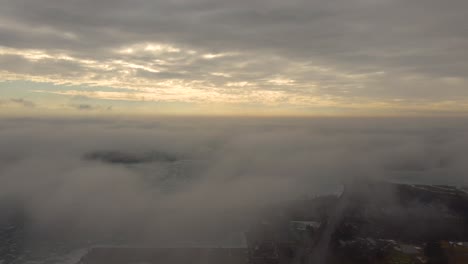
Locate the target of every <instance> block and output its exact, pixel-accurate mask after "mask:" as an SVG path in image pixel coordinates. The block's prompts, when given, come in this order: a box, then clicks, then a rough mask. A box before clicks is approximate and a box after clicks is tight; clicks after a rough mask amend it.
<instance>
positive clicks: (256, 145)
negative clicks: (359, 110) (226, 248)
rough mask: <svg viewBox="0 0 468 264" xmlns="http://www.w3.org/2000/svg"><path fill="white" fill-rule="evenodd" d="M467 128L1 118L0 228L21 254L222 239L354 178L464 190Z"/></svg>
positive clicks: (435, 123) (381, 122) (370, 122)
mask: <svg viewBox="0 0 468 264" xmlns="http://www.w3.org/2000/svg"><path fill="white" fill-rule="evenodd" d="M467 130H468V122H467V120H465V119H462V118H452V119H448V118H445V119H435V118H420V119H416V118H400V119H399V118H386V119H385V118H384V119H371V118H361V119H358V118H348V119H345V118H329V119H324V118H308V119H301V118H289V119H288V118H233V117H229V118H202V117H199V118H188V117H187V118H185V117H178V118H155V119H129V118H128V119H125V118H120V119H117V118H94V119H88V118H83V119H78V118H75V119H58V118H55V119H46V118H43V119H3V120H1V121H0V205H1V206H2V210H3V211H2V212H3V213H2V223H8V221H10V222H13V223H15V224H18V223H21V224H22V226H23V229H22V232H20V233H21V234H22V235H21V237H16V238H15V241H19V242H18V243H21V245H20V246H18V247H19V248H20V249H18V250H23V251H25V252H27V251H28V250H30V249H34V250H39V249H40V248H41V247H43V249H41V250H42V251H43V252H48V251H50V247H53V248H55V249H57V246H50V247H48V246H47V245H46V244H47V243H51V245H52V244H53V243H55V242H54V241H58V242H57V243H58V244H60V245H61V246H62V247H63V248H64V249H63V250H64V251H67V250H70V249H72V248H79V247H84V246H89V245H92V244H99V243H121V244H129V243H131V244H147V245H160V244H164V245H179V244H181V243H202V244H203V243H205V244H211V245H214V244H216V243H220V242H219V241H223V243H226V241H231V240H229V237H230V236H235V234H236V233H237V232H240V231H242V230H243V228H245V223H246V222H248V219H249V218H252V217H255V215H256V214H257V213H259V210H258V208H262V207H265V206H268V205H269V204H272V203H278V202H281V201H284V200H292V199H297V198H301V197H312V196H314V195H320V194H324V193H327V192H332V191H333V190H334V188H333V186H336V185H337V184H345V183H352V182H354V181H356V180H357V179H363V178H364V179H365V178H370V179H376V180H389V181H397V182H407V183H431V184H432V183H433V184H452V185H466V184H467V178H466V177H465V175H466V169H467V167H468V164H467V163H466V162H465V156H466V153H468V142H467V141H468V139H466V137H465V135H466V134H467V132H468V131H467ZM382 195H388V194H382ZM7 227H8V225H7ZM15 228H17V227H15ZM44 241H47V243H44ZM64 241H65V242H64ZM232 241H233V242H232V243H233V244H232V245H233V246H235V244H236V243H237V242H236V240H235V239H233V240H232ZM15 243H17V242H15ZM67 243H69V244H70V245H68V246H64V245H65V244H67ZM10 246H11V245H10ZM39 251H40V250H39Z"/></svg>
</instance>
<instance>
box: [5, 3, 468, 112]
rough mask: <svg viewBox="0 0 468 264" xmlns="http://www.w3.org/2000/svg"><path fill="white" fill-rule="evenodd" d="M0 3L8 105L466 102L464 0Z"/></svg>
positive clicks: (449, 106)
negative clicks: (409, 0)
mask: <svg viewBox="0 0 468 264" xmlns="http://www.w3.org/2000/svg"><path fill="white" fill-rule="evenodd" d="M0 4H1V6H2V8H1V10H0V80H2V81H3V82H2V83H0V98H1V100H0V109H1V111H2V112H3V113H6V114H19V113H31V112H32V111H34V112H35V113H40V112H41V111H42V112H43V113H59V114H61V113H67V112H70V113H89V112H92V113H96V112H102V113H111V112H118V113H139V112H141V113H152V114H157V113H164V114H181V113H182V114H269V115H276V114H278V115H281V114H291V115H294V114H301V115H308V114H310V115H373V114H376V115H379V114H384V115H426V114H444V115H451V114H465V113H466V111H468V89H467V84H468V82H467V77H466V72H468V64H467V61H468V57H467V53H466V49H467V48H468V34H467V32H468V26H467V25H468V24H467V23H466V16H467V15H468V12H467V10H468V3H467V2H466V1H462V0H450V1H436V0H426V1H422V0H416V1H411V2H408V1H402V0H376V1H368V0H353V1H345V0H333V1H303V0H294V1H276V0H268V1H267V0H255V1H244V0H242V1H228V0H216V1H215V0H195V1H192V0H191V1H186V0H171V1H148V0H138V1H128V0H118V1H110V0H100V1H90V0H81V1H78V0H77V1H56V0H35V1H30V0H0ZM83 110H85V111H83Z"/></svg>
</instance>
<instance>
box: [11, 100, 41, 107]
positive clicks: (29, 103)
mask: <svg viewBox="0 0 468 264" xmlns="http://www.w3.org/2000/svg"><path fill="white" fill-rule="evenodd" d="M10 102H11V103H13V104H17V105H21V106H24V107H29V108H33V107H36V104H35V103H34V102H32V101H29V100H25V99H23V98H12V99H10Z"/></svg>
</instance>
